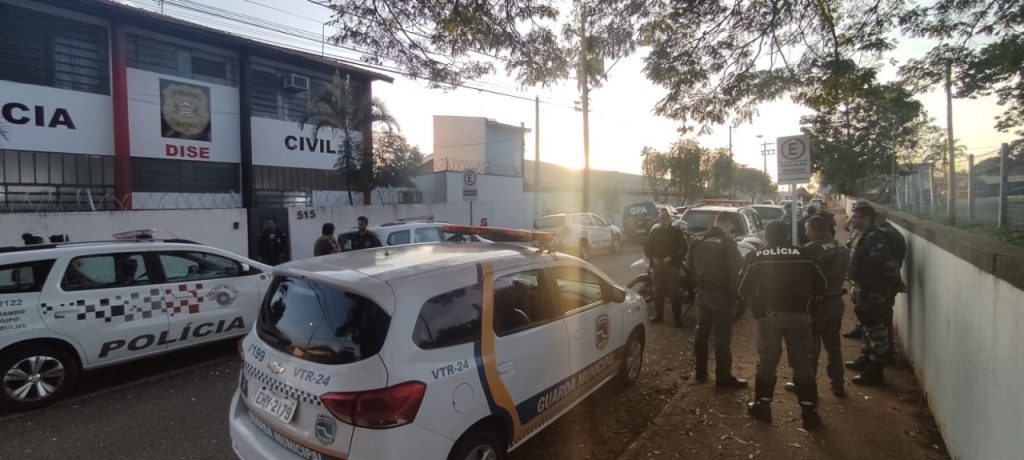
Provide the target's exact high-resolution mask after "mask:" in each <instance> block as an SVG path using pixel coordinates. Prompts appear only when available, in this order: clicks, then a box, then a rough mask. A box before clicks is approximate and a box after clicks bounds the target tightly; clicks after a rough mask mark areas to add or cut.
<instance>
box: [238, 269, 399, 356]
mask: <svg viewBox="0 0 1024 460" xmlns="http://www.w3.org/2000/svg"><path fill="white" fill-rule="evenodd" d="M390 325H391V317H390V316H388V314H387V313H385V312H384V310H382V309H381V308H380V306H378V305H377V304H376V303H374V302H373V301H372V300H370V299H368V298H366V297H363V296H361V295H358V294H354V293H351V292H347V291H345V290H344V289H342V288H339V287H335V286H331V285H327V284H322V283H316V282H311V281H307V280H304V279H300V278H292V277H278V278H277V279H275V280H274V285H273V286H271V287H270V292H269V293H268V295H267V297H266V299H265V300H264V302H263V308H262V310H261V311H260V315H259V319H258V320H257V323H256V332H257V333H258V334H259V337H260V339H261V340H263V341H264V342H265V343H266V344H267V345H269V346H270V347H273V348H275V349H277V350H279V351H281V352H283V353H286V354H288V355H291V356H294V357H296V358H298V359H303V360H306V361H312V362H315V363H321V364H348V363H354V362H358V361H362V360H364V359H366V358H369V357H371V356H373V355H376V354H377V353H378V352H379V351H380V349H381V347H382V346H383V345H384V338H385V337H386V336H387V333H388V328H389V327H390Z"/></svg>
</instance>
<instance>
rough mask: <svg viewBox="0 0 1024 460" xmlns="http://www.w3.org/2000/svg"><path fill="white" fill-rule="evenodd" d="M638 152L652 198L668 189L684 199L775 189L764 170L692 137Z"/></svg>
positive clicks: (661, 196) (773, 190)
mask: <svg viewBox="0 0 1024 460" xmlns="http://www.w3.org/2000/svg"><path fill="white" fill-rule="evenodd" d="M641 155H642V156H643V171H644V177H646V178H647V181H648V185H649V186H650V187H651V190H652V192H653V198H654V201H661V198H668V195H669V193H670V192H675V193H676V194H679V195H682V196H683V198H684V199H686V200H687V201H690V200H696V199H698V198H701V197H703V196H705V194H708V195H711V196H716V197H724V196H736V195H737V194H738V195H741V196H750V195H753V194H754V193H757V194H758V195H761V196H764V195H770V194H772V193H775V186H774V185H772V182H771V177H769V176H768V175H766V174H765V173H763V172H761V171H760V170H756V169H751V168H747V167H745V166H739V165H737V164H736V162H734V161H733V159H732V158H731V157H729V153H728V151H727V150H725V149H715V150H712V149H708V148H705V147H702V146H701V145H700V144H698V143H697V141H695V140H692V139H681V140H679V141H677V142H676V143H675V144H672V148H671V149H670V150H669V151H668V152H659V151H657V150H655V149H652V148H650V147H644V149H643V151H642V153H641Z"/></svg>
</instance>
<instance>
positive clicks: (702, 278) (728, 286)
mask: <svg viewBox="0 0 1024 460" xmlns="http://www.w3.org/2000/svg"><path fill="white" fill-rule="evenodd" d="M734 219H735V218H734V217H733V215H732V214H731V213H728V212H720V213H718V215H717V216H715V225H714V226H713V227H711V228H710V229H708V230H707V231H705V232H702V233H699V234H697V235H694V236H693V238H691V241H690V251H689V254H687V259H686V263H687V265H688V266H689V267H690V268H691V270H693V272H694V277H695V278H696V284H697V293H696V296H695V299H694V304H695V305H696V306H697V333H696V337H694V340H693V355H694V367H695V372H694V374H695V378H696V379H697V381H698V382H705V381H707V378H708V340H709V339H710V338H711V336H712V335H714V336H715V386H717V387H720V388H746V387H747V381H746V380H743V379H738V378H736V377H735V376H733V375H732V325H733V321H734V319H735V317H736V302H737V301H738V300H739V298H738V293H737V292H736V288H737V286H738V285H739V273H740V269H741V268H742V266H743V259H742V258H741V257H740V253H739V250H738V249H737V248H736V240H734V239H733V237H732V230H733V227H734V226H735V225H736V221H735V220H734Z"/></svg>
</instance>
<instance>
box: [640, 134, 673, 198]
mask: <svg viewBox="0 0 1024 460" xmlns="http://www.w3.org/2000/svg"><path fill="white" fill-rule="evenodd" d="M640 156H642V157H643V160H642V161H641V163H640V169H641V171H642V172H643V175H644V178H645V179H646V182H647V185H648V186H649V187H650V188H651V197H652V199H653V200H654V201H656V202H658V201H660V200H659V198H660V197H661V196H662V195H664V196H665V197H666V198H667V197H668V192H669V190H671V189H672V185H673V183H672V158H671V157H670V156H669V154H667V153H664V152H659V151H658V150H655V149H654V148H652V147H647V146H645V147H644V148H643V150H641V151H640Z"/></svg>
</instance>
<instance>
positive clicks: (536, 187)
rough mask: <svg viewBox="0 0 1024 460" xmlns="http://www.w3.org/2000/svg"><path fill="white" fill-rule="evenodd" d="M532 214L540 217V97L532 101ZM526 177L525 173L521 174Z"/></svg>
mask: <svg viewBox="0 0 1024 460" xmlns="http://www.w3.org/2000/svg"><path fill="white" fill-rule="evenodd" d="M533 129H534V130H535V131H534V132H533V213H534V216H533V217H534V218H537V217H540V215H541V209H540V96H536V98H534V100H533ZM523 175H524V176H525V175H526V172H525V171H524V172H523Z"/></svg>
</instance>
